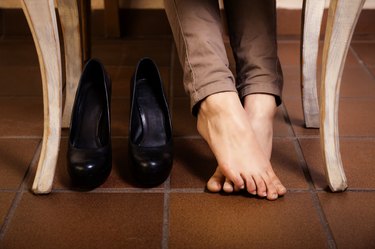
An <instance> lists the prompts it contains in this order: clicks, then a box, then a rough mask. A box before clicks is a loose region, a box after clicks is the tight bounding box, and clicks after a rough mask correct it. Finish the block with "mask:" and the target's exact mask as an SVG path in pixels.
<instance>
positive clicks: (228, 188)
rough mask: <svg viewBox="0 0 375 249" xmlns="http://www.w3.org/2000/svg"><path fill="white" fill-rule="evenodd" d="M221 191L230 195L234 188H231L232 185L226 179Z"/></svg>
mask: <svg viewBox="0 0 375 249" xmlns="http://www.w3.org/2000/svg"><path fill="white" fill-rule="evenodd" d="M223 190H224V191H225V192H226V193H232V192H233V190H234V188H233V184H232V183H231V182H230V181H229V180H228V179H225V182H224V186H223Z"/></svg>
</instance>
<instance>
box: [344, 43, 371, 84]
mask: <svg viewBox="0 0 375 249" xmlns="http://www.w3.org/2000/svg"><path fill="white" fill-rule="evenodd" d="M349 49H350V51H351V52H352V53H353V55H354V57H355V58H356V59H357V61H358V62H359V64H360V65H361V66H362V67H363V68H364V69H365V71H366V73H367V74H368V75H369V76H370V77H371V78H372V79H374V78H375V75H374V74H373V73H372V72H371V70H370V69H369V67H368V65H367V64H366V63H365V62H364V61H363V60H362V59H361V57H360V56H359V54H358V53H357V52H356V51H355V49H354V48H353V47H352V46H350V47H349Z"/></svg>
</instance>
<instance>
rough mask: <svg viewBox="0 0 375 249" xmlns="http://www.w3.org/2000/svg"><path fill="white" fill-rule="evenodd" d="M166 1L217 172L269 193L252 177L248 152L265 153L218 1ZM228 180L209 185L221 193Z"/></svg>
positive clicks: (187, 83) (250, 188)
mask: <svg viewBox="0 0 375 249" xmlns="http://www.w3.org/2000/svg"><path fill="white" fill-rule="evenodd" d="M164 3H165V9H166V13H167V16H168V19H169V21H170V24H171V28H172V31H173V34H174V38H175V41H176V46H177V51H178V54H179V58H180V61H181V64H182V66H183V69H184V86H185V89H186V91H187V92H188V94H189V95H190V97H191V103H192V109H193V110H194V108H196V110H199V111H197V117H198V121H197V128H198V131H199V133H200V134H201V135H202V137H203V138H204V139H205V140H206V141H207V143H208V144H209V146H210V148H211V150H212V151H213V153H214V155H215V157H216V159H217V162H218V168H217V172H218V171H220V174H222V175H223V176H225V177H226V178H227V179H229V180H230V182H231V183H233V184H234V186H235V188H236V189H241V188H244V187H245V181H246V183H247V184H246V186H247V189H248V191H249V192H251V193H255V192H254V191H255V190H256V189H257V190H258V191H259V193H258V194H259V195H261V196H266V195H267V193H266V187H265V186H264V182H261V183H259V186H258V187H256V183H255V182H253V180H252V179H253V177H252V176H253V175H256V174H258V172H256V171H252V167H250V166H251V164H252V163H253V162H252V161H253V158H252V156H251V155H250V154H249V153H248V151H249V150H251V151H252V153H253V154H257V153H263V152H262V150H261V149H260V148H259V146H258V144H257V143H256V142H254V141H256V138H255V136H254V134H253V133H252V130H251V127H250V124H249V122H248V119H247V115H246V112H245V110H244V109H243V107H242V105H241V102H240V99H239V98H238V95H237V93H236V89H235V85H234V80H233V76H232V74H231V72H230V70H229V69H228V60H227V56H226V53H225V47H224V44H223V41H222V31H221V26H220V25H221V23H220V22H221V18H220V13H219V8H218V4H217V1H216V0H211V1H202V0H194V1H191V0H190V1H178V0H165V1H164ZM244 137H246V138H247V139H243V138H244ZM264 158H266V157H265V156H264V157H261V158H260V159H259V160H261V161H262V160H263V161H262V162H261V164H266V163H267V161H266V160H264ZM244 176H248V177H247V179H244ZM224 179H225V178H224V177H221V179H220V181H216V182H215V184H216V186H212V184H210V182H209V183H208V186H207V187H208V189H209V190H211V191H220V190H221V189H222V188H223V187H224V186H223V184H224ZM260 185H261V186H260ZM227 186H228V184H227ZM229 186H231V185H229ZM224 190H225V188H224ZM261 191H263V192H262V193H261ZM273 192H275V191H273ZM269 198H270V199H271V198H274V197H271V196H270V197H269Z"/></svg>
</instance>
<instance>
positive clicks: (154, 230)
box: [0, 193, 163, 249]
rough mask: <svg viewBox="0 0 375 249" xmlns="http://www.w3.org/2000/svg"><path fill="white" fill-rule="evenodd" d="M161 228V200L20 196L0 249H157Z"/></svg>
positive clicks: (120, 196) (156, 197)
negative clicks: (20, 198)
mask: <svg viewBox="0 0 375 249" xmlns="http://www.w3.org/2000/svg"><path fill="white" fill-rule="evenodd" d="M62 204H63V205H62ZM162 224H163V195H162V194H110V193H105V194H82V193H65V194H63V193H54V194H52V195H48V196H34V195H32V194H29V193H25V194H24V196H23V197H22V200H21V202H20V203H19V205H18V207H17V210H16V212H15V214H14V217H13V218H12V223H11V224H10V225H9V227H8V228H7V231H6V234H5V237H4V239H3V241H1V242H0V247H1V248H7V249H11V248H30V249H31V248H35V249H36V248H38V249H42V248H48V249H49V248H82V249H83V248H147V249H148V248H160V245H161V238H162ZM20 238H22V239H20Z"/></svg>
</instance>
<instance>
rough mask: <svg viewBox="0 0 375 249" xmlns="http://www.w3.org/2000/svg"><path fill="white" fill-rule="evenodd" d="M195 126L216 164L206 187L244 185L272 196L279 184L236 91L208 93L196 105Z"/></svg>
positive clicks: (269, 196) (239, 187)
mask: <svg viewBox="0 0 375 249" xmlns="http://www.w3.org/2000/svg"><path fill="white" fill-rule="evenodd" d="M197 128H198V132H199V133H200V135H201V136H202V137H203V138H204V139H205V140H206V142H207V143H208V145H209V146H210V148H211V150H212V152H213V153H214V155H215V157H216V160H217V163H218V167H217V169H216V172H215V173H214V175H213V176H212V177H211V178H210V180H209V181H208V182H207V188H208V190H209V191H212V192H218V191H221V190H224V191H226V192H232V191H233V190H239V189H244V188H246V190H247V191H248V192H249V193H251V194H257V195H258V196H261V197H267V199H269V200H275V199H277V197H278V196H279V195H281V194H283V193H278V192H279V191H278V189H280V186H282V184H281V182H280V180H279V179H278V177H277V176H276V175H275V173H274V171H273V169H272V166H271V163H270V161H269V160H268V159H267V156H266V155H265V154H264V152H263V150H262V148H261V147H260V145H259V144H258V142H257V139H256V137H255V135H254V132H253V129H252V127H251V124H250V122H249V120H248V118H247V114H246V112H245V110H244V108H243V107H242V105H241V102H240V100H239V98H238V95H237V93H235V92H223V93H217V94H213V95H210V96H209V97H207V98H206V99H205V100H204V101H203V102H202V103H201V106H200V111H199V113H198V122H197Z"/></svg>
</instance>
